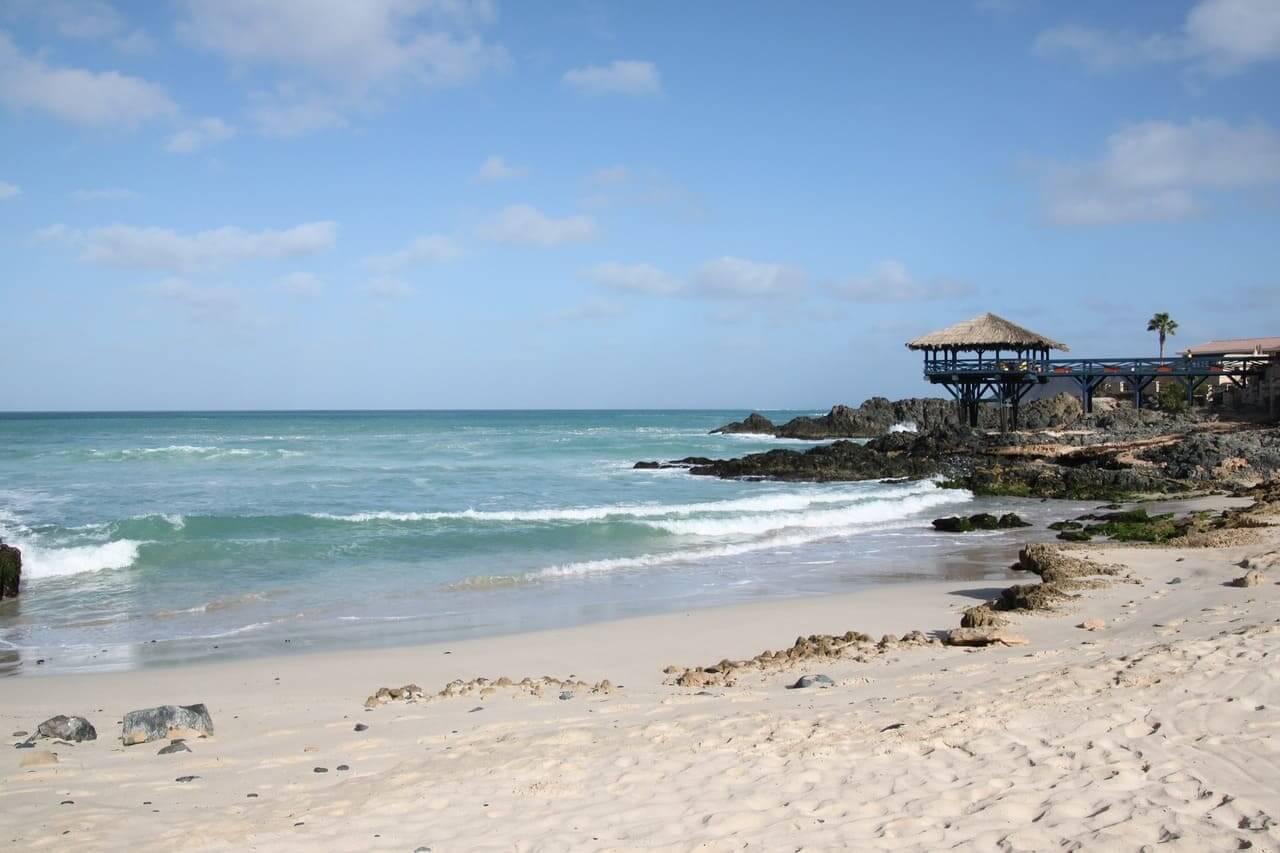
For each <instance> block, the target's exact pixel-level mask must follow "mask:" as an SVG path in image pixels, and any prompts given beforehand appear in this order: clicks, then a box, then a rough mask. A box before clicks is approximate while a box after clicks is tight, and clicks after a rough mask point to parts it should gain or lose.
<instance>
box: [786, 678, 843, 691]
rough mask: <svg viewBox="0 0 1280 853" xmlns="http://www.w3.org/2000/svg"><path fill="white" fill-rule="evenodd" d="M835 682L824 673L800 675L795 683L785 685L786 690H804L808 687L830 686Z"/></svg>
mask: <svg viewBox="0 0 1280 853" xmlns="http://www.w3.org/2000/svg"><path fill="white" fill-rule="evenodd" d="M833 684H835V682H834V681H832V680H831V679H830V677H828V676H825V675H802V676H800V678H799V679H798V680H797V681H796V683H795V684H791V685H788V686H787V689H788V690H804V689H806V688H809V687H830V686H831V685H833Z"/></svg>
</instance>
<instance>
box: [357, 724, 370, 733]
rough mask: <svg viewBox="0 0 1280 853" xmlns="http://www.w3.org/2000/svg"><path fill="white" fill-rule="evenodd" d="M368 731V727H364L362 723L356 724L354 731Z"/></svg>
mask: <svg viewBox="0 0 1280 853" xmlns="http://www.w3.org/2000/svg"><path fill="white" fill-rule="evenodd" d="M368 730H369V727H368V726H366V725H365V724H364V723H356V731H358V732H364V731H368Z"/></svg>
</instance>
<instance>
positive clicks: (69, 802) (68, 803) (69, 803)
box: [58, 800, 76, 806]
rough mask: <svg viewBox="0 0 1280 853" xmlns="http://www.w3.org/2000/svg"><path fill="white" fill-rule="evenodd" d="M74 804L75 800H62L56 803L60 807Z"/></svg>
mask: <svg viewBox="0 0 1280 853" xmlns="http://www.w3.org/2000/svg"><path fill="white" fill-rule="evenodd" d="M75 804H76V801H75V800H63V801H62V802H60V803H58V805H60V806H74V805H75Z"/></svg>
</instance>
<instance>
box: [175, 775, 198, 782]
mask: <svg viewBox="0 0 1280 853" xmlns="http://www.w3.org/2000/svg"><path fill="white" fill-rule="evenodd" d="M199 778H200V777H199V776H179V777H178V778H177V779H174V780H173V781H175V782H194V781H195V780H197V779H199Z"/></svg>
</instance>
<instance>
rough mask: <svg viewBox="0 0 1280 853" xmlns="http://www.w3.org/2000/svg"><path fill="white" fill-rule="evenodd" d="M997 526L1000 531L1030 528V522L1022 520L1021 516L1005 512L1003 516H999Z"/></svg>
mask: <svg viewBox="0 0 1280 853" xmlns="http://www.w3.org/2000/svg"><path fill="white" fill-rule="evenodd" d="M997 526H998V527H1000V528H1001V529H1005V530H1008V529H1010V528H1015V527H1030V526H1031V522H1029V521H1026V520H1024V519H1023V518H1022V516H1020V515H1018V514H1017V513H1016V512H1006V513H1005V514H1004V515H1002V516H1000V521H999V523H998V525H997Z"/></svg>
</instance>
